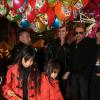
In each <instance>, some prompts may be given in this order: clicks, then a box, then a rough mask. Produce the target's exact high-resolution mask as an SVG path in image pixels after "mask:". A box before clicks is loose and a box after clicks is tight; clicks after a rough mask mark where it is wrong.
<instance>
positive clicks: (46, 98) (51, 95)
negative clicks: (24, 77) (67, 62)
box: [40, 60, 64, 100]
mask: <svg viewBox="0 0 100 100" xmlns="http://www.w3.org/2000/svg"><path fill="white" fill-rule="evenodd" d="M59 71H60V64H59V63H58V62H57V61H55V60H49V61H48V62H47V63H46V66H45V68H44V73H42V75H41V96H40V97H41V100H64V99H63V96H62V94H61V91H60V88H59V83H58V80H57V79H56V78H57V75H58V73H59Z"/></svg>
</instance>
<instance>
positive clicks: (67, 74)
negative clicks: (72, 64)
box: [62, 72, 70, 80]
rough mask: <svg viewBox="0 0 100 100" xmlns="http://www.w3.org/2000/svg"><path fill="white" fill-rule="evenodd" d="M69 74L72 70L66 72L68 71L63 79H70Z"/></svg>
mask: <svg viewBox="0 0 100 100" xmlns="http://www.w3.org/2000/svg"><path fill="white" fill-rule="evenodd" d="M69 74H70V72H66V73H65V74H64V75H63V77H62V79H63V80H66V79H68V76H69Z"/></svg>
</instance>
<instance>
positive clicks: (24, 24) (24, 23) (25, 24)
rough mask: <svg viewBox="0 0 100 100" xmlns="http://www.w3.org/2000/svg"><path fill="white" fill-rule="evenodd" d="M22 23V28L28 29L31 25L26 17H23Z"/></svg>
mask: <svg viewBox="0 0 100 100" xmlns="http://www.w3.org/2000/svg"><path fill="white" fill-rule="evenodd" d="M20 25H21V27H22V28H24V29H26V28H28V27H29V22H28V21H27V20H26V19H22V21H21V23H20Z"/></svg>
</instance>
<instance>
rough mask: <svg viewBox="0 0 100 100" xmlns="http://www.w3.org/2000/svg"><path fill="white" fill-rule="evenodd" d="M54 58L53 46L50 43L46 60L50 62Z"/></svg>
mask: <svg viewBox="0 0 100 100" xmlns="http://www.w3.org/2000/svg"><path fill="white" fill-rule="evenodd" d="M52 57H53V51H52V45H51V43H49V44H48V47H47V49H46V60H47V61H48V60H49V59H51V58H52Z"/></svg>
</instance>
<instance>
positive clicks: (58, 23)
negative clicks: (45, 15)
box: [52, 17, 63, 28]
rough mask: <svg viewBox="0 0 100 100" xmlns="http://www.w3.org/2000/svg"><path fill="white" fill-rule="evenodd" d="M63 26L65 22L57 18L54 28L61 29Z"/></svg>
mask: <svg viewBox="0 0 100 100" xmlns="http://www.w3.org/2000/svg"><path fill="white" fill-rule="evenodd" d="M62 24H63V21H61V20H59V19H58V18H57V17H56V18H55V20H54V22H53V25H52V26H53V27H54V28H60V27H61V26H62Z"/></svg>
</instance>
